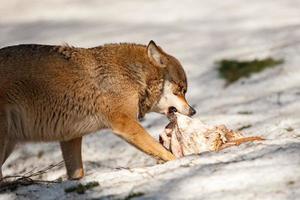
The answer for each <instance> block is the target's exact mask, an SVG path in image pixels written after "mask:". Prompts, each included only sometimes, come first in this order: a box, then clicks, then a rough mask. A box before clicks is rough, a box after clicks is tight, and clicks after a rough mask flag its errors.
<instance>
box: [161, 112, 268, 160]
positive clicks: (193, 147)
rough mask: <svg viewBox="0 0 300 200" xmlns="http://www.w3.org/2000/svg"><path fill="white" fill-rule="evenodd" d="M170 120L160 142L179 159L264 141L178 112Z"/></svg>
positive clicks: (170, 116) (171, 115)
mask: <svg viewBox="0 0 300 200" xmlns="http://www.w3.org/2000/svg"><path fill="white" fill-rule="evenodd" d="M169 119H170V123H169V124H168V125H167V126H166V128H165V130H164V131H163V132H162V133H161V134H160V136H159V141H160V143H161V144H162V145H163V146H164V147H165V148H166V149H167V150H169V151H171V152H172V153H173V154H174V155H175V156H176V157H177V158H180V157H183V156H187V155H192V154H200V153H203V152H207V151H214V152H216V151H220V150H222V149H224V148H228V147H230V146H237V145H240V144H242V143H245V142H253V141H259V140H264V139H263V138H261V137H259V136H255V137H244V136H243V135H242V133H241V132H239V131H233V130H230V129H228V128H227V127H226V126H225V125H215V126H213V125H208V124H205V123H203V122H202V121H201V120H200V119H197V118H196V119H192V118H190V117H188V116H185V115H182V114H180V113H177V112H176V113H173V114H170V115H169Z"/></svg>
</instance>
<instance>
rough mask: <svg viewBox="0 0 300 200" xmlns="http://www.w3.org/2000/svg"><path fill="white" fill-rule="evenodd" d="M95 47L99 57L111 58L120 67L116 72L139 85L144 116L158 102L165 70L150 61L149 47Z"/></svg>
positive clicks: (140, 109)
mask: <svg viewBox="0 0 300 200" xmlns="http://www.w3.org/2000/svg"><path fill="white" fill-rule="evenodd" d="M94 49H95V50H96V52H97V54H98V53H99V54H100V55H99V56H97V57H98V59H102V61H103V59H104V60H105V59H110V62H111V64H112V65H114V68H115V69H118V70H117V72H116V73H120V75H121V76H122V77H124V76H126V77H128V80H131V81H132V82H131V84H134V85H136V86H137V87H136V88H138V94H139V105H138V106H139V117H143V116H144V115H145V114H146V113H147V112H149V111H150V110H151V108H152V107H153V105H154V104H155V103H157V101H158V100H159V98H160V96H161V94H162V89H163V70H162V69H160V68H159V67H156V66H154V65H153V64H152V63H151V62H150V60H149V58H148V55H147V47H146V46H144V45H138V44H109V45H104V46H101V47H96V48H94ZM107 56H110V57H109V58H108V57H107ZM99 62H100V61H99ZM98 70H102V69H101V68H98Z"/></svg>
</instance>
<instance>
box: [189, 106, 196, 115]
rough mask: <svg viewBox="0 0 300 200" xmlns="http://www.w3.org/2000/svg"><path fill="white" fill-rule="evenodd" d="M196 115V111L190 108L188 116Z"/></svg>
mask: <svg viewBox="0 0 300 200" xmlns="http://www.w3.org/2000/svg"><path fill="white" fill-rule="evenodd" d="M195 114H196V110H195V109H194V108H192V107H190V112H189V116H193V115H195Z"/></svg>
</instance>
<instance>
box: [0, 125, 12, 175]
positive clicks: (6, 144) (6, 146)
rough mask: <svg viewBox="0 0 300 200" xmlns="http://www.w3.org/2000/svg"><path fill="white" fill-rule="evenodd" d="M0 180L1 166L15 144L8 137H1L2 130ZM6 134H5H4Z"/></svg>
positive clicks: (0, 139)
mask: <svg viewBox="0 0 300 200" xmlns="http://www.w3.org/2000/svg"><path fill="white" fill-rule="evenodd" d="M0 132H1V133H0V179H1V178H2V165H3V164H4V162H5V161H6V159H7V158H8V156H9V155H10V154H11V152H12V151H13V149H14V147H15V144H16V142H15V141H11V140H9V138H8V137H6V136H5V135H3V132H2V129H1V128H0ZM5 134H6V133H5Z"/></svg>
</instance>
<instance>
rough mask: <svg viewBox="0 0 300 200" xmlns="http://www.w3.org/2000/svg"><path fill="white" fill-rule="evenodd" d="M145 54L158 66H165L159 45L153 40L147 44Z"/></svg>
mask: <svg viewBox="0 0 300 200" xmlns="http://www.w3.org/2000/svg"><path fill="white" fill-rule="evenodd" d="M147 54H148V57H149V59H150V61H151V62H154V63H156V64H157V65H159V66H160V67H165V66H166V65H165V63H164V55H163V52H162V50H161V48H160V47H158V46H157V45H156V44H155V42H154V41H153V40H151V41H150V42H149V44H148V46H147Z"/></svg>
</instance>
